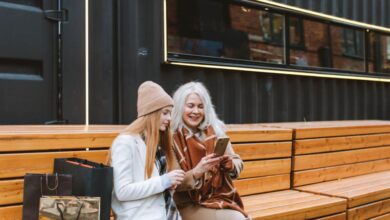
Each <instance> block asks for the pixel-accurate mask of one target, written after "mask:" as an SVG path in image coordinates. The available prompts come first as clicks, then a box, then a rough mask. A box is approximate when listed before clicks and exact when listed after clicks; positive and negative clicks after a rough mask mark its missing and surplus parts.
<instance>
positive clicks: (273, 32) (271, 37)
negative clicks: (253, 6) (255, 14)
mask: <svg viewBox="0 0 390 220" xmlns="http://www.w3.org/2000/svg"><path fill="white" fill-rule="evenodd" d="M259 14H260V16H259V19H260V28H261V35H262V37H263V40H264V41H265V42H272V43H275V44H283V28H284V27H283V26H284V25H283V23H284V22H283V16H282V15H280V14H275V13H270V12H267V11H260V13H259Z"/></svg>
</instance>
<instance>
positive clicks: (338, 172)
mask: <svg viewBox="0 0 390 220" xmlns="http://www.w3.org/2000/svg"><path fill="white" fill-rule="evenodd" d="M389 169H390V159H385V160H375V161H369V162H362V163H354V164H348V165H342V166H332V167H326V168H320V169H313V170H305V171H297V172H294V176H293V178H294V179H293V186H294V187H297V186H303V185H307V184H313V183H320V182H325V181H331V180H337V179H342V178H347V177H352V176H358V175H363V174H368V173H374V172H380V171H385V170H389Z"/></svg>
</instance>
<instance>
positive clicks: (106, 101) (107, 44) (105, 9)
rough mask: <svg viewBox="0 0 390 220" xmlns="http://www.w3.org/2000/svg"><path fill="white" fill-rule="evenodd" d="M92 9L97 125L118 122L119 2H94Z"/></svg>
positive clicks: (93, 113)
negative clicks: (117, 53)
mask: <svg viewBox="0 0 390 220" xmlns="http://www.w3.org/2000/svg"><path fill="white" fill-rule="evenodd" d="M89 7H90V8H89V9H90V44H91V45H96V46H94V47H90V51H89V60H90V64H91V65H90V68H89V69H90V73H91V74H90V76H91V77H90V80H89V82H90V91H91V93H90V100H89V104H90V106H93V108H92V109H90V121H91V122H93V123H95V124H103V123H113V122H114V123H118V115H117V113H118V108H117V106H118V96H117V95H116V94H117V85H118V82H117V80H116V79H117V74H118V72H117V70H116V69H115V66H116V65H114V62H115V57H116V50H115V48H116V46H117V45H116V29H115V18H116V17H115V9H116V8H115V4H114V2H112V1H104V0H95V1H91V2H90V5H89Z"/></svg>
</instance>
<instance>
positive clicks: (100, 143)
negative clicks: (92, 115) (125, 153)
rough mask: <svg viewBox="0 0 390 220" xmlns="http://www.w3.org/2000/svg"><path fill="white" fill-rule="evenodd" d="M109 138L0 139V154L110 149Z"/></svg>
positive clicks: (110, 141) (110, 138) (112, 137)
mask: <svg viewBox="0 0 390 220" xmlns="http://www.w3.org/2000/svg"><path fill="white" fill-rule="evenodd" d="M115 137H116V136H115V135H112V136H111V137H98V136H94V137H83V138H73V137H68V138H32V139H19V138H17V139H4V138H3V139H0V152H8V151H12V152H15V151H35V150H60V149H80V148H84V149H85V148H101V147H106V148H108V147H110V146H111V144H112V142H113V140H114V138H115Z"/></svg>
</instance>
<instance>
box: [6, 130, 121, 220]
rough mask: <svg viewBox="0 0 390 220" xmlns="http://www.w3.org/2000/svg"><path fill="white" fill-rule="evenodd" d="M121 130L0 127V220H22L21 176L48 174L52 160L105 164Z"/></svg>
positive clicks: (51, 168) (51, 169) (51, 166)
mask: <svg viewBox="0 0 390 220" xmlns="http://www.w3.org/2000/svg"><path fill="white" fill-rule="evenodd" d="M123 128H124V126H88V127H85V126H71V125H60V126H57V125H51V126H0V219H7V220H8V219H21V217H22V203H23V176H24V174H25V173H51V172H52V171H53V161H54V158H63V157H80V158H85V159H89V160H93V161H97V162H104V161H105V159H106V155H107V149H108V148H109V146H110V145H111V143H112V141H113V139H114V138H115V137H116V136H117V134H118V131H119V130H121V129H123Z"/></svg>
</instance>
